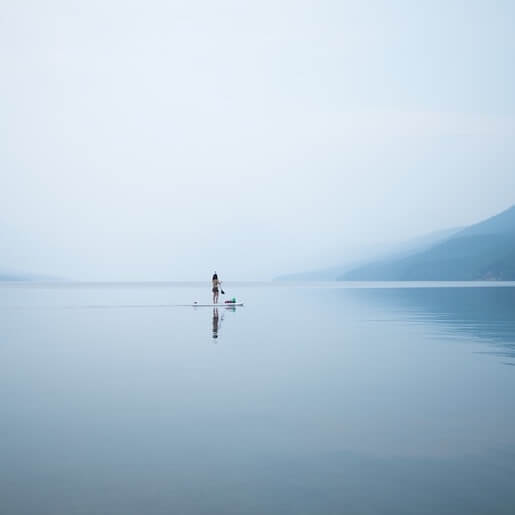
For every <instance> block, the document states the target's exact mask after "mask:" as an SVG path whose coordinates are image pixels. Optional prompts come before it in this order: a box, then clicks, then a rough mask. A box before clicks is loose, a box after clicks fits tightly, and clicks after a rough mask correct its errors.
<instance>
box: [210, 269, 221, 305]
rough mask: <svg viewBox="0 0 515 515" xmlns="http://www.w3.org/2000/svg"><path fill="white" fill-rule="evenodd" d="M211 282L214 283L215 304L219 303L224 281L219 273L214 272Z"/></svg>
mask: <svg viewBox="0 0 515 515" xmlns="http://www.w3.org/2000/svg"><path fill="white" fill-rule="evenodd" d="M211 283H212V285H213V288H212V292H213V304H218V295H219V294H220V289H221V284H222V281H220V279H218V275H217V274H216V272H215V273H214V274H213V279H211Z"/></svg>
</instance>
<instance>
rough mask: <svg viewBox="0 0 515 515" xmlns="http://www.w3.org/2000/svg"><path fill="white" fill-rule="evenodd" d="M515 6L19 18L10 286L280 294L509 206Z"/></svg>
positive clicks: (9, 202) (0, 186)
mask: <svg viewBox="0 0 515 515" xmlns="http://www.w3.org/2000/svg"><path fill="white" fill-rule="evenodd" d="M514 23H515V2H513V1H512V0H508V1H492V0H490V1H486V0H485V1H474V0H467V1H465V0H463V1H453V0H445V1H437V0H431V1H416V2H415V1H412V0H405V1H370V0H369V1H367V2H363V1H345V0H338V1H336V0H335V1H323V0H322V1H320V0H318V1H312V2H305V1H302V0H294V1H281V0H274V1H266V0H265V1H263V0H260V1H255V2H245V1H223V0H222V1H207V0H206V1H196V0H188V1H183V2H178V1H175V2H174V1H173V0H169V1H164V0H163V1H158V0H147V1H145V2H143V1H140V2H135V1H130V0H123V1H122V0H115V1H109V0H102V1H96V0H88V1H84V0H81V1H80V2H79V1H77V2H75V1H73V0H62V1H54V0H43V1H41V0H37V1H25V0H17V1H11V2H3V3H2V8H1V14H0V63H1V67H0V173H1V182H0V241H1V244H2V248H1V253H0V268H14V269H18V270H25V271H31V272H40V273H48V274H55V275H61V276H66V277H70V278H78V279H81V278H82V279H110V280H116V279H156V280H159V279H172V280H173V279H176V280H181V279H185V280H187V279H205V278H206V277H207V279H209V276H210V274H211V273H212V271H213V270H214V269H216V270H218V271H219V272H220V274H221V275H222V276H223V277H224V278H227V279H267V278H269V277H272V276H274V275H276V274H278V273H282V272H288V271H300V270H303V269H310V268H315V267H317V266H326V265H335V264H339V263H340V262H343V261H345V259H348V257H350V256H353V255H356V254H359V253H360V252H361V251H362V250H361V249H363V248H366V247H367V246H370V245H376V244H380V243H382V242H389V241H398V240H403V239H406V238H409V237H412V236H416V235H419V234H422V233H425V232H429V231H432V230H436V229H441V228H446V227H452V226H456V225H463V224H469V223H472V222H475V221H478V220H480V219H481V218H484V217H487V216H490V215H493V214H495V213H496V212H498V211H501V210H503V209H505V208H507V207H509V206H510V205H511V204H513V203H514V202H515V168H514V165H515V144H514V141H515V138H514V136H515V94H514V92H515V68H514V63H515V35H514V30H513V27H514Z"/></svg>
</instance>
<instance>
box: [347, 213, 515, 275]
mask: <svg viewBox="0 0 515 515" xmlns="http://www.w3.org/2000/svg"><path fill="white" fill-rule="evenodd" d="M338 279H340V280H348V281H409V280H413V281H415V280H425V281H435V280H440V281H452V280H465V281H466V280H515V205H514V206H512V207H510V208H508V209H506V210H505V211H503V212H501V213H499V214H497V215H495V216H492V217H491V218H488V219H486V220H483V221H481V222H479V223H476V224H474V225H471V226H469V227H466V228H464V229H461V230H459V231H457V232H456V233H454V234H452V235H450V236H449V237H448V238H446V239H444V240H443V241H440V242H438V243H436V244H434V245H432V246H431V247H430V248H427V249H425V250H423V251H421V252H417V253H415V254H414V255H411V256H408V257H403V258H400V259H399V258H397V259H387V260H378V261H375V262H373V263H370V264H367V265H364V266H359V267H356V268H354V269H352V270H349V271H347V272H344V273H343V274H342V275H341V276H339V277H338Z"/></svg>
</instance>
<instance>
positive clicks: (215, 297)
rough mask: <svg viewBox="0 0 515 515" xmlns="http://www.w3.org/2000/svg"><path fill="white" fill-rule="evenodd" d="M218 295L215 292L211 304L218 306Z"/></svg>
mask: <svg viewBox="0 0 515 515" xmlns="http://www.w3.org/2000/svg"><path fill="white" fill-rule="evenodd" d="M218 295H219V293H218V292H217V291H216V292H215V293H214V295H213V304H218Z"/></svg>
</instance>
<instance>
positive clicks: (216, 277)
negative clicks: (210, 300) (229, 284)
mask: <svg viewBox="0 0 515 515" xmlns="http://www.w3.org/2000/svg"><path fill="white" fill-rule="evenodd" d="M215 279H218V276H217V275H216V272H215V273H214V274H213V279H211V280H212V281H214V280H215Z"/></svg>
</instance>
